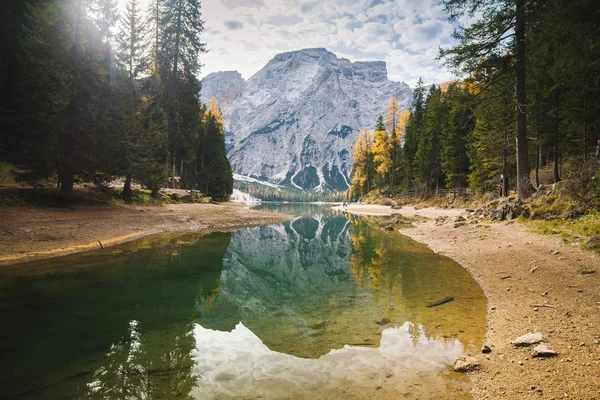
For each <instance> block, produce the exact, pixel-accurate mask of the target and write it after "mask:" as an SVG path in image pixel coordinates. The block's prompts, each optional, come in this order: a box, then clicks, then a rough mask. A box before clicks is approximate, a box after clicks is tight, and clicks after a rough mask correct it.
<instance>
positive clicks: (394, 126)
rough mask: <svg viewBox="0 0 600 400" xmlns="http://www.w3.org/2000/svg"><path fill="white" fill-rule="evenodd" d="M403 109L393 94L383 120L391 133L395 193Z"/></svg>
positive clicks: (392, 188)
mask: <svg viewBox="0 0 600 400" xmlns="http://www.w3.org/2000/svg"><path fill="white" fill-rule="evenodd" d="M401 116H402V111H401V110H400V105H399V104H398V100H397V99H396V97H395V96H392V99H391V100H390V102H389V104H388V105H387V114H386V117H385V120H384V121H383V123H384V126H385V127H386V129H387V132H388V135H389V151H390V158H391V161H392V162H391V167H390V171H389V181H390V193H394V176H395V174H396V169H397V168H398V165H399V157H400V142H401V140H402V127H401V126H400V118H401Z"/></svg>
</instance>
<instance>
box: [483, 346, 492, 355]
mask: <svg viewBox="0 0 600 400" xmlns="http://www.w3.org/2000/svg"><path fill="white" fill-rule="evenodd" d="M481 352H482V353H483V354H488V353H491V352H492V349H490V347H489V346H488V345H485V344H484V345H483V347H482V348H481Z"/></svg>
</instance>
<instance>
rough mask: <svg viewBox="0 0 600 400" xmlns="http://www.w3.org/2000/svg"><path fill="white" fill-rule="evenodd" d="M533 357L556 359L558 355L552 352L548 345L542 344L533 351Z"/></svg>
mask: <svg viewBox="0 0 600 400" xmlns="http://www.w3.org/2000/svg"><path fill="white" fill-rule="evenodd" d="M531 355H532V356H533V357H556V356H557V355H558V353H557V352H556V351H554V350H552V349H551V348H550V347H548V345H546V344H544V343H541V344H538V345H537V346H535V347H534V348H533V349H531Z"/></svg>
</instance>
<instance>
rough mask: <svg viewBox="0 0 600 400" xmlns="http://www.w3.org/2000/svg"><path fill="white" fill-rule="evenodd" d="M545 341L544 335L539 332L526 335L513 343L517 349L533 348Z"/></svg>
mask: <svg viewBox="0 0 600 400" xmlns="http://www.w3.org/2000/svg"><path fill="white" fill-rule="evenodd" d="M542 340H544V335H542V334H541V333H539V332H535V333H526V334H524V335H522V336H519V337H518V338H516V339H514V340H513V341H512V342H511V343H512V344H514V345H515V346H517V347H523V346H531V345H532V344H536V343H539V342H541V341H542Z"/></svg>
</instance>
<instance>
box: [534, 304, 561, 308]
mask: <svg viewBox="0 0 600 400" xmlns="http://www.w3.org/2000/svg"><path fill="white" fill-rule="evenodd" d="M531 307H548V308H556V307H555V306H552V305H550V304H532V305H531Z"/></svg>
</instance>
